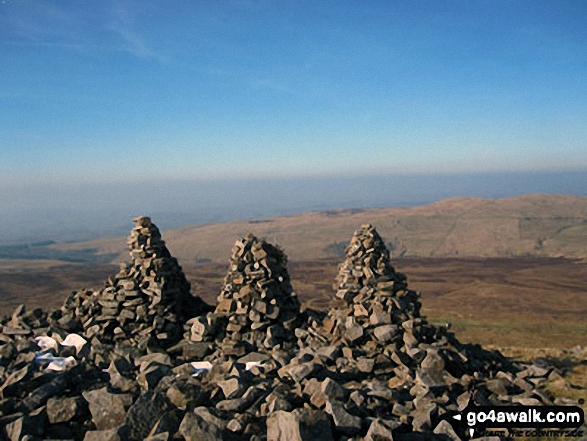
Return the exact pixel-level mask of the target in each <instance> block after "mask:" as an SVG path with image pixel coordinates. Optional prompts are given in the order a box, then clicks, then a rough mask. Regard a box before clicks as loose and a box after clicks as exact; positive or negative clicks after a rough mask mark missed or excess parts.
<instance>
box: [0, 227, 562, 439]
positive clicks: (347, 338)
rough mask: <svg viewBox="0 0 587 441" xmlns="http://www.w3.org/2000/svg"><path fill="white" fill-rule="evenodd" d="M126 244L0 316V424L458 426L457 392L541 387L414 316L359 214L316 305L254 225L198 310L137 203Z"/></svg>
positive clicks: (164, 432)
mask: <svg viewBox="0 0 587 441" xmlns="http://www.w3.org/2000/svg"><path fill="white" fill-rule="evenodd" d="M129 245H130V248H131V257H132V261H131V263H130V264H128V265H124V266H123V267H122V270H121V272H120V273H119V274H117V275H116V276H115V277H113V278H111V279H110V280H109V282H108V283H107V285H106V288H104V289H103V290H100V291H96V292H92V291H81V292H77V293H74V294H73V295H72V296H71V297H70V298H69V299H68V300H67V301H66V303H65V305H64V307H63V308H62V309H61V310H60V311H57V312H55V313H52V314H48V313H46V312H43V311H42V310H34V311H32V312H26V311H25V309H24V308H19V309H17V310H16V311H15V313H14V314H13V316H12V317H11V318H7V319H5V320H3V321H2V322H0V327H1V328H2V331H1V333H0V384H1V386H0V438H2V437H3V438H2V439H8V440H11V441H13V440H24V439H27V440H41V439H62V440H64V439H71V440H82V439H83V440H87V441H91V440H129V441H130V440H151V441H154V440H170V439H179V440H181V439H185V440H187V441H192V440H193V441H195V440H198V441H201V440H204V441H206V440H220V439H225V440H254V441H261V440H271V441H275V440H288V441H307V440H312V441H317V440H355V441H367V440H368V441H375V440H378V441H380V440H392V439H393V440H400V441H401V440H424V439H439V440H440V439H443V440H447V439H453V440H457V439H460V438H462V437H464V435H465V434H464V432H463V431H462V429H461V428H460V427H457V426H453V425H452V424H451V421H453V420H451V419H450V418H447V416H448V415H449V414H452V413H453V412H456V411H458V410H460V409H463V408H464V407H465V406H466V405H467V403H468V402H469V401H472V402H474V403H475V404H480V405H487V404H504V403H520V404H546V403H550V402H551V397H550V396H548V395H547V394H546V393H545V392H543V391H541V390H540V389H539V388H538V387H537V386H539V385H540V384H541V383H542V382H543V381H545V379H546V378H548V377H554V376H558V374H557V372H556V371H555V370H553V368H551V367H548V366H542V367H541V366H537V365H531V364H530V365H522V364H517V363H512V362H510V361H509V360H507V359H506V358H504V357H502V356H501V355H500V354H499V353H496V352H489V351H485V350H483V349H481V348H480V347H479V346H471V345H463V344H461V343H459V342H458V341H457V340H456V338H455V337H454V335H452V334H451V333H449V332H448V331H447V330H446V329H445V328H439V327H435V326H432V325H431V324H429V323H428V322H427V321H426V320H425V318H424V317H422V316H421V314H420V303H419V301H418V295H417V294H416V293H415V292H413V291H411V290H409V289H408V287H407V283H406V278H405V277H404V276H403V275H401V274H399V273H396V272H395V270H394V269H393V267H392V266H391V264H390V261H389V254H388V252H387V250H386V249H385V246H384V244H383V241H382V240H381V238H380V237H379V235H378V234H377V232H376V231H375V229H374V228H373V227H372V226H370V225H364V226H363V227H362V228H361V230H359V231H358V232H356V233H355V236H354V237H353V239H352V242H351V244H350V246H349V247H348V249H347V257H346V260H345V261H344V262H343V264H342V265H341V266H340V271H339V275H338V277H337V280H336V284H335V289H336V296H335V298H334V300H333V304H332V307H331V308H330V310H329V311H328V313H327V314H320V313H318V312H316V311H311V310H305V311H300V305H299V302H298V300H297V297H296V295H295V294H294V292H293V290H292V287H291V284H290V280H289V276H288V273H287V269H286V263H287V260H286V257H285V255H284V254H283V252H282V251H281V250H280V249H279V248H277V247H274V246H272V245H270V244H268V243H266V242H264V241H261V240H258V239H257V238H255V237H254V236H247V237H246V238H244V239H243V240H241V241H238V242H237V243H236V245H235V247H234V248H233V252H232V256H231V259H230V263H229V270H228V274H227V276H226V278H225V281H224V286H223V288H222V291H221V293H220V296H219V298H218V305H217V306H216V309H215V310H214V311H213V312H209V313H206V309H205V305H204V304H203V303H202V302H201V301H199V300H198V301H195V306H196V307H191V306H190V305H192V304H194V300H192V299H193V297H191V295H190V293H189V284H188V282H187V281H186V279H185V277H184V275H183V273H182V272H181V268H180V267H179V265H178V264H177V261H176V260H175V259H173V258H172V257H171V256H170V254H169V252H168V251H167V249H166V248H165V245H164V243H163V241H162V240H161V238H160V234H159V231H158V230H157V228H156V227H155V226H154V225H153V224H152V223H151V222H150V220H149V219H148V218H138V219H137V220H136V226H135V228H134V229H133V232H132V233H131V238H130V239H129ZM133 314H134V315H133ZM184 331H185V336H184V338H183V339H182V340H181V341H178V340H179V339H180V338H181V334H182V332H184ZM74 332H79V333H80V334H82V335H83V337H82V335H72V334H71V333H74ZM68 334H69V335H68ZM72 345H73V346H72ZM51 363H53V364H51ZM51 366H53V367H52V368H51ZM557 402H560V401H557Z"/></svg>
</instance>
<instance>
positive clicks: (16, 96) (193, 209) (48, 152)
mask: <svg viewBox="0 0 587 441" xmlns="http://www.w3.org/2000/svg"><path fill="white" fill-rule="evenodd" d="M586 15H587V3H585V2H584V1H580V0H569V1H565V2H552V1H549V0H519V1H515V2H512V1H509V0H495V1H489V2H488V1H483V0H472V1H467V2H462V1H461V2H438V1H433V0H413V1H409V2H367V3H358V2H352V1H347V0H342V1H341V0H338V1H333V0H325V1H321V2H315V1H308V0H300V1H297V2H289V3H287V2H273V1H269V0H226V1H222V2H204V1H201V0H177V1H175V2H173V3H171V4H167V3H161V2H157V1H152V0H104V1H100V2H79V1H75V0H5V1H2V2H0V59H1V60H2V69H0V84H2V86H1V88H0V204H1V205H0V221H1V222H2V229H0V230H1V231H0V243H17V242H24V241H36V240H44V239H57V240H78V239H87V238H90V237H98V236H103V235H114V234H125V233H126V232H127V231H128V227H129V222H130V218H131V217H132V216H134V215H136V214H139V213H145V214H150V215H152V216H153V218H154V220H155V221H156V222H157V224H158V225H160V226H161V227H162V228H163V229H165V228H171V227H174V226H178V225H183V224H188V223H201V222H218V221H226V220H232V219H240V218H251V217H263V216H274V215H280V214H291V213H299V212H303V211H308V210H327V209H336V208H349V207H357V208H361V207H378V206H397V205H414V204H423V203H429V202H434V201H436V200H439V199H442V198H445V197H451V196H461V195H465V196H485V197H503V196H514V195H517V194H521V193H536V192H543V193H564V194H575V195H585V194H586V191H585V189H586V188H587V185H586V184H585V173H586V171H587V146H586V144H585V140H586V139H587V125H586V124H585V121H587V82H586V81H585V76H586V73H587V27H586V26H585V25H584V17H585V16H586Z"/></svg>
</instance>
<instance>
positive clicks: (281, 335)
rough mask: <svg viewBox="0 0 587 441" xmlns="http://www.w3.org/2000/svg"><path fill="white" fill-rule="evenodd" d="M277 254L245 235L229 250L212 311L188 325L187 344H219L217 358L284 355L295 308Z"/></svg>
mask: <svg viewBox="0 0 587 441" xmlns="http://www.w3.org/2000/svg"><path fill="white" fill-rule="evenodd" d="M286 263H287V258H286V256H285V254H284V253H283V251H281V250H280V249H279V248H277V247H275V246H273V245H271V244H269V243H267V242H265V241H263V240H259V239H257V238H256V237H255V236H253V235H252V234H249V235H248V236H246V237H245V238H243V239H242V240H237V241H236V243H235V245H234V247H233V248H232V255H231V258H230V263H229V265H230V266H229V269H228V273H227V274H226V277H225V279H224V286H223V288H222V291H221V293H220V295H219V296H218V305H217V306H216V310H215V311H214V312H212V313H209V314H208V315H206V316H201V317H198V318H196V319H193V320H192V321H191V322H192V327H191V330H190V339H191V340H192V341H195V342H200V341H212V340H214V341H216V342H219V343H220V345H219V350H220V351H219V355H220V354H222V355H224V356H242V355H244V354H245V353H247V352H253V351H257V350H261V351H265V352H267V351H271V350H273V349H276V350H277V349H279V350H282V351H289V350H291V349H292V348H293V345H294V343H295V335H294V332H293V330H294V328H295V327H296V326H298V324H299V315H300V304H299V302H298V298H297V296H296V294H295V293H294V292H293V289H292V286H291V283H290V279H289V274H288V272H287V268H286Z"/></svg>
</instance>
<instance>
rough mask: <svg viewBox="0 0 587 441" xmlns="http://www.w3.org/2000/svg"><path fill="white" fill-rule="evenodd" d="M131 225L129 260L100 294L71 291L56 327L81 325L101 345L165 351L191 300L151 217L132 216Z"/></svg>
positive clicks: (180, 327) (187, 285)
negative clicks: (150, 346)
mask: <svg viewBox="0 0 587 441" xmlns="http://www.w3.org/2000/svg"><path fill="white" fill-rule="evenodd" d="M134 223H135V227H134V228H133V229H132V231H131V234H130V237H129V238H128V241H127V244H128V246H129V248H130V256H131V261H130V262H129V263H125V264H121V268H120V272H119V273H118V274H116V275H115V276H114V277H110V278H109V279H108V281H107V282H106V287H105V288H103V289H101V290H100V291H89V290H82V291H79V292H74V293H72V295H71V296H70V297H69V298H68V299H67V300H66V302H65V303H64V305H63V307H62V308H61V317H60V318H59V319H58V321H57V324H58V325H60V326H61V327H63V328H65V329H66V330H71V331H74V330H78V329H79V326H80V325H81V327H82V328H83V332H84V335H85V337H87V338H89V339H97V340H98V341H99V342H101V343H114V342H118V341H125V342H129V343H131V344H133V343H146V342H150V343H154V344H156V345H159V346H163V347H167V346H169V345H170V344H173V343H175V342H177V341H178V340H180V339H181V338H182V335H183V325H184V323H185V321H186V317H185V315H184V314H185V313H186V312H187V311H188V310H189V309H190V307H191V305H192V304H193V302H194V301H197V300H195V299H194V298H192V296H191V293H190V283H189V282H188V281H187V279H186V277H185V275H184V273H183V271H182V269H181V267H180V266H179V264H178V262H177V260H176V259H175V258H174V257H172V256H171V254H170V253H169V250H168V249H167V247H166V246H165V242H164V241H163V240H162V239H161V234H160V232H159V229H158V228H157V227H156V226H155V225H154V224H153V223H152V222H151V219H149V218H148V217H137V218H136V219H134Z"/></svg>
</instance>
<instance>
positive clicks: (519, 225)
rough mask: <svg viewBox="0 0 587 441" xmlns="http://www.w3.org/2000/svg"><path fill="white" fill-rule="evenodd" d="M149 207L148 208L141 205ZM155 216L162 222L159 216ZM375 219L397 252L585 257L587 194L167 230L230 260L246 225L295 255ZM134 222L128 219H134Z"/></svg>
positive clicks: (318, 249)
mask: <svg viewBox="0 0 587 441" xmlns="http://www.w3.org/2000/svg"><path fill="white" fill-rule="evenodd" d="M138 214H145V215H148V214H149V213H137V215H138ZM153 221H154V222H155V223H157V219H156V218H154V219H153ZM363 223H372V224H374V225H375V226H376V227H377V229H378V231H379V232H380V234H381V235H382V237H383V238H384V239H385V240H386V241H387V243H388V246H389V248H390V250H391V251H392V255H393V257H394V258H398V257H401V256H418V257H516V256H544V257H566V258H581V259H585V258H587V198H585V197H575V196H553V195H538V194H532V195H524V196H518V197H513V198H507V199H483V198H451V199H446V200H443V201H440V202H437V203H434V204H430V205H426V206H419V207H406V208H382V209H365V210H359V209H356V210H336V211H326V212H311V213H304V214H299V215H293V216H283V217H275V218H270V219H253V220H243V221H237V222H228V223H220V224H207V225H193V226H186V227H181V228H176V229H172V230H167V231H164V232H163V238H164V239H165V241H166V242H167V245H168V247H169V249H170V251H171V252H172V254H173V255H174V256H176V257H177V258H178V259H180V261H184V262H190V263H194V262H196V263H197V262H202V263H204V262H225V261H226V260H227V259H228V256H229V255H230V249H231V247H232V245H233V244H234V241H235V240H236V239H238V238H240V237H242V236H244V235H246V234H247V233H250V232H251V233H254V234H255V235H257V236H259V237H264V238H266V239H267V240H269V241H271V242H273V243H277V244H279V245H280V246H281V247H282V248H283V249H284V250H285V251H286V253H287V255H288V256H289V258H290V259H291V260H298V261H301V260H313V259H320V258H325V257H335V256H337V255H340V256H342V253H343V252H344V248H345V247H346V245H347V244H348V241H349V239H350V237H351V236H352V234H353V232H354V230H355V229H357V228H358V227H359V226H360V225H361V224H363ZM129 228H130V225H129ZM124 243H125V240H124V239H123V238H121V237H116V238H106V239H99V240H93V241H89V242H79V243H68V244H53V245H48V246H47V248H48V249H52V250H59V251H61V252H64V253H69V255H71V253H72V252H75V251H76V250H77V252H78V253H79V252H80V251H82V250H92V251H93V252H94V253H96V255H97V256H96V257H97V258H98V259H100V260H103V259H104V257H101V256H100V255H107V256H108V258H110V257H112V256H117V257H115V258H114V259H113V260H112V261H117V260H119V257H118V256H119V255H120V256H123V255H124V256H125V255H126V248H125V246H124Z"/></svg>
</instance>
